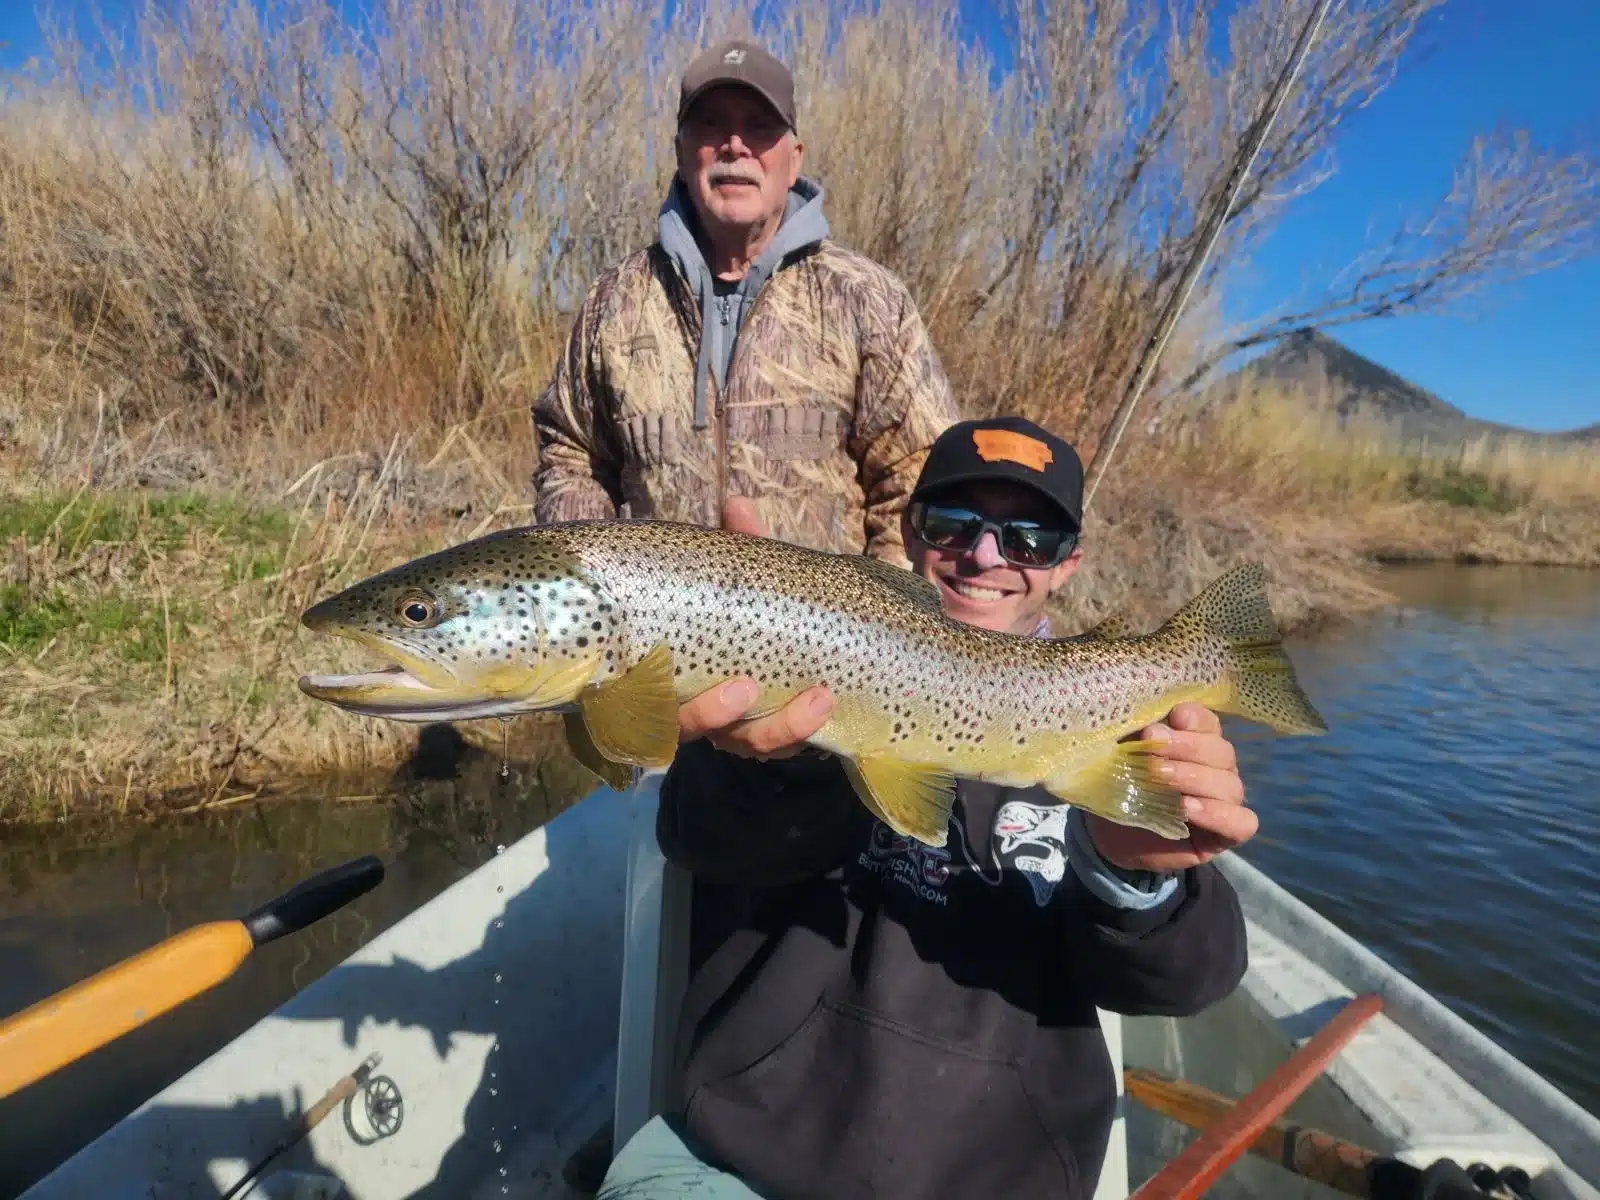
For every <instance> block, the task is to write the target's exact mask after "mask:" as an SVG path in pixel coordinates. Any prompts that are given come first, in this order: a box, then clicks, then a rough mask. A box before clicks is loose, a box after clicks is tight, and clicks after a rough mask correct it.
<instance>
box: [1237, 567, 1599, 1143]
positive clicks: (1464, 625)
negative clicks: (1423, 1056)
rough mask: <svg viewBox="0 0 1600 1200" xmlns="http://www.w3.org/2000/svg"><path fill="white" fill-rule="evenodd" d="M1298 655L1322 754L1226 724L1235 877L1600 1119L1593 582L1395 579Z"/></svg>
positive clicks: (1312, 743) (1440, 572)
mask: <svg viewBox="0 0 1600 1200" xmlns="http://www.w3.org/2000/svg"><path fill="white" fill-rule="evenodd" d="M1393 586H1394V587H1395V588H1396V589H1397V590H1398V591H1400V592H1401V594H1402V596H1403V598H1404V600H1405V602H1406V603H1405V605H1404V606H1403V607H1402V608H1400V609H1399V610H1398V611H1396V612H1391V613H1389V614H1386V615H1385V616H1381V617H1378V618H1375V619H1374V620H1372V621H1370V622H1364V623H1362V624H1360V625H1357V626H1356V627H1354V628H1353V629H1342V630H1339V631H1337V632H1334V633H1330V634H1325V635H1323V636H1320V637H1316V638H1312V639H1309V640H1300V641H1297V642H1296V643H1295V644H1294V645H1293V646H1292V647H1291V650H1292V653H1293V655H1294V659H1295V663H1296V666H1297V668H1298V670H1299V673H1300V676H1301V680H1302V682H1303V683H1304V685H1305V687H1306V689H1307V691H1308V692H1309V694H1310V695H1311V696H1312V698H1313V700H1314V702H1315V703H1316V704H1317V706H1318V708H1319V709H1320V711H1321V712H1322V713H1323V715H1324V716H1325V717H1326V718H1327V719H1328V723H1329V726H1330V733H1329V735H1328V736H1327V737H1324V738H1318V739H1288V738H1274V737H1273V736H1272V735H1271V734H1270V733H1268V732H1266V731H1264V730H1261V729H1259V728H1257V727H1254V726H1246V725H1243V724H1240V723H1235V722H1232V721H1230V722H1229V723H1228V732H1229V735H1230V736H1231V737H1233V738H1235V739H1236V742H1237V744H1238V746H1239V754H1240V761H1241V770H1242V771H1243V773H1244V776H1245V781H1246V784H1247V786H1248V788H1249V793H1250V802H1251V804H1252V805H1253V806H1255V807H1256V809H1257V810H1258V811H1259V812H1260V814H1261V822H1262V824H1261V834H1260V836H1259V837H1258V839H1257V840H1256V841H1254V842H1252V843H1251V845H1250V846H1249V847H1247V848H1246V850H1245V851H1244V856H1245V857H1246V858H1248V859H1249V860H1250V861H1252V862H1253V863H1254V864H1256V865H1257V866H1260V867H1261V868H1263V869H1264V870H1266V871H1268V872H1270V873H1271V874H1272V876H1273V877H1274V878H1275V879H1277V880H1278V881H1279V882H1280V883H1282V884H1283V885H1284V886H1285V887H1287V888H1289V889H1290V890H1291V891H1293V892H1294V893H1295V894H1296V895H1298V896H1300V897H1301V898H1302V899H1304V900H1306V902H1307V903H1309V904H1311V905H1313V906H1314V907H1315V908H1317V909H1318V910H1319V911H1321V912H1323V913H1324V914H1325V915H1327V916H1328V917H1330V918H1331V919H1333V920H1335V921H1337V922H1338V923H1339V924H1340V925H1342V926H1343V927H1344V928H1345V929H1347V930H1348V931H1349V932H1350V933H1351V934H1353V935H1354V936H1355V937H1357V938H1359V939H1360V940H1361V941H1362V942H1364V943H1365V944H1366V945H1368V946H1369V947H1371V948H1372V950H1373V951H1374V952H1375V953H1377V954H1379V955H1380V956H1381V957H1383V958H1384V959H1385V960H1387V961H1389V962H1391V963H1393V964H1395V965H1396V966H1398V967H1400V968H1401V969H1402V970H1404V971H1405V972H1406V973H1407V974H1409V975H1410V976H1411V977H1412V978H1414V979H1416V980H1417V981H1418V982H1419V983H1421V984H1422V985H1423V986H1425V987H1428V988H1429V989H1430V990H1432V991H1433V992H1434V993H1435V994H1436V995H1438V996H1439V998H1440V999H1442V1000H1443V1001H1444V1002H1445V1003H1447V1004H1449V1005H1450V1006H1451V1007H1452V1008H1454V1009H1455V1010H1456V1011H1457V1012H1458V1013H1460V1014H1461V1015H1462V1016H1463V1017H1465V1018H1466V1019H1467V1020H1469V1021H1471V1022H1472V1023H1473V1024H1475V1025H1476V1026H1477V1027H1478V1028H1480V1029H1482V1030H1483V1031H1484V1032H1485V1033H1486V1034H1488V1035H1489V1036H1490V1037H1492V1038H1494V1039H1495V1040H1496V1041H1498V1042H1499V1043H1500V1044H1501V1045H1503V1046H1504V1047H1505V1048H1506V1049H1508V1050H1509V1051H1511V1052H1512V1053H1513V1054H1515V1055H1517V1056H1518V1057H1519V1058H1521V1059H1522V1060H1523V1061H1524V1062H1526V1063H1528V1064H1529V1065H1530V1066H1532V1067H1533V1068H1534V1069H1535V1070H1538V1071H1540V1072H1541V1073H1543V1074H1544V1075H1546V1077H1547V1078H1549V1079H1550V1080H1551V1082H1553V1083H1555V1084H1556V1085H1557V1086H1558V1087H1561V1088H1562V1089H1563V1090H1565V1091H1566V1092H1567V1093H1568V1094H1570V1095H1572V1096H1573V1097H1574V1098H1575V1099H1577V1100H1578V1101H1579V1102H1580V1103H1581V1104H1583V1105H1585V1106H1586V1107H1587V1108H1589V1109H1590V1110H1591V1111H1595V1112H1600V1048H1597V1046H1596V1043H1595V1041H1594V1038H1593V1035H1592V1031H1593V1029H1594V1028H1595V1027H1596V1025H1597V1024H1600V925H1597V922H1596V921H1595V919H1594V910H1595V907H1596V903H1597V901H1600V855H1597V854H1596V847H1597V845H1600V768H1597V767H1596V765H1595V760H1594V756H1593V748H1592V742H1593V738H1592V737H1591V736H1588V735H1589V733H1590V731H1591V730H1593V729H1594V728H1595V724H1596V723H1595V720H1594V716H1593V714H1594V712H1595V710H1596V708H1597V707H1600V575H1595V574H1585V573H1581V572H1558V571H1545V572H1539V571H1521V570H1515V569H1508V568H1431V569H1420V570H1419V569H1407V570H1404V571H1398V572H1396V573H1395V576H1394V582H1393Z"/></svg>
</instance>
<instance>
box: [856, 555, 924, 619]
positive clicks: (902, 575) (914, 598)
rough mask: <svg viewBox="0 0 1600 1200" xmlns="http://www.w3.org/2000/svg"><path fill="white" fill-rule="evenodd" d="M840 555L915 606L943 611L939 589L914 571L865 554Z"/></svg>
mask: <svg viewBox="0 0 1600 1200" xmlns="http://www.w3.org/2000/svg"><path fill="white" fill-rule="evenodd" d="M841 557H842V558H843V559H844V561H845V562H847V563H849V564H850V565H851V566H852V567H854V568H855V569H856V570H857V571H860V572H861V574H863V575H865V576H866V577H867V578H868V579H871V580H873V581H874V582H876V583H880V584H882V585H883V586H884V587H887V588H889V589H890V590H891V591H893V592H895V593H896V594H897V595H898V596H900V597H901V598H902V599H904V600H907V601H910V603H911V604H912V605H914V606H915V607H917V608H925V609H929V610H931V611H933V612H943V611H944V605H943V604H941V603H940V602H939V589H938V588H936V587H934V586H933V584H931V583H929V582H928V581H927V580H926V579H924V578H923V577H922V576H921V575H918V574H917V573H916V572H915V571H910V570H907V569H906V568H905V567H897V566H895V565H894V564H893V563H886V562H884V561H883V560H882V559H881V558H872V557H870V556H869V555H866V554H845V555H841Z"/></svg>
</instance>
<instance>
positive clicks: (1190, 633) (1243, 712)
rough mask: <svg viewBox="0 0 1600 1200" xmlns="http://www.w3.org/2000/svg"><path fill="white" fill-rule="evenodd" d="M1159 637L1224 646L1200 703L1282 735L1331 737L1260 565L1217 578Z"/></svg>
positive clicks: (1176, 616)
mask: <svg viewBox="0 0 1600 1200" xmlns="http://www.w3.org/2000/svg"><path fill="white" fill-rule="evenodd" d="M1159 634H1160V635H1162V636H1165V637H1167V638H1173V639H1177V640H1179V641H1180V642H1183V643H1186V644H1193V643H1194V642H1195V641H1197V640H1200V641H1204V642H1207V643H1216V642H1218V641H1220V642H1222V643H1223V645H1224V647H1225V650H1224V653H1225V657H1226V663H1225V665H1224V667H1223V671H1222V674H1221V677H1220V678H1219V679H1218V680H1217V682H1216V686H1215V687H1213V688H1212V689H1211V691H1210V693H1209V694H1208V695H1207V696H1205V697H1204V698H1203V699H1202V703H1205V704H1208V705H1209V706H1210V707H1212V708H1215V709H1217V710H1218V711H1220V712H1225V713H1231V714H1233V715H1234V716H1237V717H1243V718H1245V719H1246V720H1249V721H1256V722H1259V723H1260V724H1262V725H1266V726H1268V727H1270V728H1271V729H1273V730H1274V731H1276V732H1278V733H1280V734H1287V735H1293V734H1301V735H1314V734H1322V733H1327V732H1328V725H1327V722H1325V721H1324V720H1323V719H1322V717H1321V715H1320V714H1319V713H1318V712H1317V710H1316V709H1315V708H1314V707H1313V706H1312V704H1311V701H1310V699H1309V698H1308V697H1307V696H1306V694H1305V692H1304V691H1303V690H1302V689H1301V687H1300V682H1299V680H1298V679H1297V678H1296V677H1295V673H1294V664H1293V663H1292V662H1290V661H1289V655H1288V653H1287V652H1286V651H1285V649H1284V646H1283V639H1282V635H1281V634H1280V633H1279V631H1278V622H1277V619H1276V618H1275V617H1274V616H1273V613H1272V606H1271V604H1270V603H1269V602H1268V600H1267V572H1266V568H1265V567H1264V566H1263V565H1262V564H1261V563H1244V564H1242V565H1240V566H1237V567H1234V568H1233V569H1232V570H1230V571H1228V572H1226V573H1224V574H1223V575H1220V576H1218V577H1217V578H1216V579H1215V580H1213V581H1212V582H1211V583H1210V584H1209V585H1208V586H1206V587H1205V588H1204V589H1202V590H1201V591H1200V592H1199V593H1198V594H1197V595H1195V597H1194V598H1193V599H1191V600H1190V601H1189V602H1188V603H1187V604H1185V605H1184V606H1183V607H1182V608H1180V609H1179V610H1178V611H1177V612H1176V613H1174V614H1173V615H1172V616H1171V617H1170V618H1168V620H1167V622H1166V624H1164V625H1163V626H1162V627H1161V629H1160V631H1159Z"/></svg>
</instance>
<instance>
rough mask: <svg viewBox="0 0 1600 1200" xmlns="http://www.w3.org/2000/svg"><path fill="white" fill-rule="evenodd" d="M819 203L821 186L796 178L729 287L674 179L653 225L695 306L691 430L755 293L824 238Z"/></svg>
mask: <svg viewBox="0 0 1600 1200" xmlns="http://www.w3.org/2000/svg"><path fill="white" fill-rule="evenodd" d="M822 199H823V193H822V188H821V187H819V186H818V185H817V184H815V183H813V182H811V180H809V179H804V178H802V179H799V180H797V181H796V182H795V185H794V187H792V188H790V189H789V198H788V201H787V202H786V204H785V206H784V215H783V221H782V223H781V224H780V225H779V226H778V232H777V234H776V235H774V237H773V239H772V241H770V242H768V243H767V247H766V249H765V250H763V251H762V252H761V254H760V256H759V257H758V258H757V259H756V261H755V262H753V263H751V264H750V267H749V269H748V270H747V271H746V272H745V275H744V278H743V279H741V280H739V281H738V282H737V283H733V282H727V281H724V280H720V279H718V278H717V277H716V276H715V275H713V274H712V273H711V267H710V265H709V264H708V263H707V261H706V246H705V242H704V235H703V233H702V232H701V230H700V222H699V219H698V218H697V217H696V216H695V211H694V204H693V202H692V201H691V200H690V199H689V195H688V193H687V192H686V191H685V190H684V186H683V181H682V180H680V179H678V178H677V177H676V176H674V177H673V180H672V187H671V188H669V189H668V191H667V198H666V200H664V201H663V202H662V204H661V213H660V215H659V217H658V218H657V221H656V230H657V232H656V236H657V237H658V238H659V239H660V241H661V248H662V249H663V250H665V251H666V252H667V255H668V257H670V258H671V259H672V261H673V263H674V264H675V265H676V266H677V268H678V270H679V271H680V272H681V273H682V274H683V277H684V279H686V280H688V281H689V286H690V287H691V288H692V289H693V291H694V295H695V299H696V300H698V301H699V302H700V349H699V354H698V356H697V357H696V359H695V373H694V427H695V428H696V429H704V428H705V427H706V423H707V421H708V419H709V418H708V412H707V406H708V403H709V401H708V398H707V395H706V372H707V371H711V372H714V373H715V374H716V377H717V386H718V387H719V388H720V387H722V386H723V385H724V383H725V381H726V380H727V376H728V365H729V364H730V363H731V362H732V361H733V346H734V342H735V341H736V340H737V338H738V336H739V329H740V327H741V326H742V325H743V324H744V318H745V314H746V313H747V312H748V311H749V310H750V305H751V304H753V303H755V298H756V295H757V294H758V293H759V292H760V291H761V289H762V287H763V286H764V285H765V284H766V282H767V280H768V279H769V278H770V277H771V276H772V274H773V272H775V271H777V270H779V269H780V268H782V267H783V266H784V265H785V263H787V262H789V261H791V260H792V258H793V256H794V255H795V254H797V253H799V252H800V251H802V250H806V249H809V248H810V247H812V246H815V245H816V244H817V243H819V242H821V241H822V240H823V239H824V238H826V237H827V236H828V218H827V217H825V216H824V215H823V213H822Z"/></svg>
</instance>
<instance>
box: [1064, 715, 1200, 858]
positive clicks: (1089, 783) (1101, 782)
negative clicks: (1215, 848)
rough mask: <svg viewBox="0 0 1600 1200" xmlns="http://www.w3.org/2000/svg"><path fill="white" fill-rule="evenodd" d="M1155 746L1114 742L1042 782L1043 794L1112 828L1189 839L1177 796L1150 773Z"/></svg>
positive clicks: (1169, 786)
mask: <svg viewBox="0 0 1600 1200" xmlns="http://www.w3.org/2000/svg"><path fill="white" fill-rule="evenodd" d="M1160 745H1161V743H1160V742H1156V741H1148V740H1145V741H1132V742H1117V743H1116V744H1115V745H1114V746H1112V748H1111V749H1110V751H1108V752H1107V753H1106V754H1105V756H1104V757H1102V758H1100V759H1098V760H1097V761H1095V762H1092V763H1089V764H1088V765H1087V766H1083V767H1080V768H1078V769H1077V770H1074V771H1070V772H1067V773H1065V774H1062V775H1057V776H1054V777H1052V778H1051V779H1048V780H1046V781H1045V785H1044V786H1045V790H1046V791H1048V792H1049V793H1050V794H1051V795H1052V796H1055V797H1057V798H1059V799H1061V800H1065V801H1066V802H1067V803H1068V804H1075V805H1077V806H1078V807H1079V808H1081V809H1083V810H1084V811H1085V812H1092V813H1094V814H1095V816H1097V817H1104V818H1105V819H1106V820H1108V821H1115V822H1116V823H1117V824H1118V825H1131V826H1134V827H1135V828H1138V829H1148V830H1149V831H1150V832H1152V833H1155V834H1159V835H1160V836H1161V837H1164V838H1168V839H1170V840H1172V841H1182V840H1183V839H1184V838H1187V837H1188V836H1189V823H1188V822H1187V821H1185V820H1184V819H1183V793H1182V792H1180V791H1179V790H1178V789H1177V788H1175V787H1173V786H1172V785H1171V784H1170V783H1168V782H1167V781H1166V780H1164V779H1162V778H1160V777H1159V776H1157V775H1155V774H1154V773H1153V772H1152V770H1151V768H1152V766H1153V765H1154V764H1153V762H1152V760H1153V759H1154V758H1155V757H1156V755H1155V751H1156V750H1157V749H1158V748H1159V747H1160Z"/></svg>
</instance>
